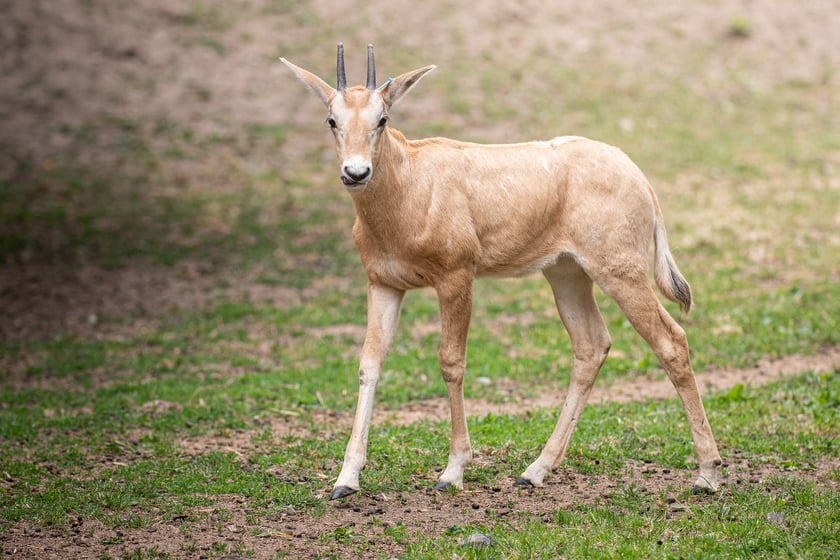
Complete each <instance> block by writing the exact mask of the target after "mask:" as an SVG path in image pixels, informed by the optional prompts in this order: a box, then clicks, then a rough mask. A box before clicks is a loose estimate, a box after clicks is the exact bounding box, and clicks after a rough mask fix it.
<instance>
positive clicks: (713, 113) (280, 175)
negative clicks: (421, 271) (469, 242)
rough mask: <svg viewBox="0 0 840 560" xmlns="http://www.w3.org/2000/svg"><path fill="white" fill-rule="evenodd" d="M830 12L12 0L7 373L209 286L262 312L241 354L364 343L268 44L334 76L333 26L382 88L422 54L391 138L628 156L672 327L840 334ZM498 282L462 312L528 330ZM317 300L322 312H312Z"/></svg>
mask: <svg viewBox="0 0 840 560" xmlns="http://www.w3.org/2000/svg"><path fill="white" fill-rule="evenodd" d="M836 8H837V6H836V5H835V4H834V2H831V1H830V0H816V1H813V2H792V1H783V2H778V1H771V0H752V1H736V0H719V1H714V2H673V1H665V0H645V1H642V2H634V3H627V2H620V1H618V0H598V1H593V2H585V3H581V2H567V1H559V2H549V3H546V2H536V1H524V2H495V1H489V2H478V3H470V5H468V6H465V5H462V4H460V3H457V2H449V1H447V0H432V1H427V2H406V1H404V0H389V1H379V0H371V1H368V2H364V3H349V2H346V3H345V2H334V1H330V0H316V1H300V0H297V1H295V0H289V1H284V0H231V1H224V2H222V1H211V0H203V1H200V0H167V1H163V0H145V1H142V2H134V1H128V0H51V1H49V2H48V1H46V0H29V1H26V2H9V3H6V4H5V7H4V8H3V11H4V15H3V18H2V21H0V337H2V340H3V341H5V343H6V344H7V345H6V349H7V351H9V352H12V350H14V353H15V356H16V357H15V358H14V359H12V358H9V357H8V356H10V355H11V354H7V363H6V367H7V369H8V370H9V371H11V369H14V368H18V367H19V364H18V361H16V360H20V359H21V358H20V356H21V355H22V354H21V353H20V350H21V348H24V347H25V346H26V345H27V344H31V343H34V342H36V341H48V340H53V339H55V337H76V338H78V339H81V340H96V339H114V338H119V337H129V338H130V337H132V336H136V335H137V334H138V333H142V332H146V331H148V330H155V329H161V328H163V327H162V325H165V324H166V322H167V321H171V320H178V318H179V317H183V316H184V313H193V312H196V311H197V310H199V311H200V310H211V311H212V310H218V309H220V308H219V307H218V306H219V305H223V304H225V305H228V304H233V305H234V307H235V306H236V305H239V304H242V305H244V306H246V308H247V309H248V310H250V311H247V312H245V313H246V315H247V314H248V313H252V312H253V310H254V309H264V308H271V309H275V310H279V312H281V315H280V316H272V318H271V319H270V321H269V323H270V324H271V329H269V330H270V336H269V337H268V338H269V339H270V340H271V341H272V342H271V346H270V348H268V349H265V348H264V349H263V350H262V351H261V350H260V349H259V348H260V346H259V345H260V344H265V338H266V336H265V334H266V333H259V334H255V335H253V337H252V338H248V336H246V337H245V338H246V339H248V340H251V341H252V342H253V345H252V346H249V347H248V348H247V349H246V350H245V351H246V352H254V353H256V354H260V352H262V353H263V354H265V355H267V356H269V357H270V356H272V355H276V354H278V353H283V352H285V351H286V349H287V348H288V347H289V345H290V344H292V342H293V341H294V340H297V339H298V338H299V337H300V336H302V335H303V334H305V330H306V329H309V328H310V327H312V323H313V322H314V323H315V324H316V325H318V324H319V323H321V322H323V323H325V324H327V325H330V324H333V323H335V322H338V323H341V324H344V323H347V322H349V323H352V325H351V326H350V327H348V328H345V330H343V331H342V330H341V329H340V328H339V329H338V331H337V332H338V334H336V333H331V334H330V336H339V337H343V338H347V339H348V340H349V341H352V342H358V341H359V340H360V337H361V332H363V330H362V327H361V325H362V324H363V321H364V316H363V311H362V309H363V307H364V299H363V298H364V290H363V286H364V281H365V279H364V274H363V271H362V269H361V267H360V265H359V261H358V257H357V256H356V254H355V249H354V247H353V244H352V240H351V239H350V234H349V229H350V227H351V225H352V220H353V210H352V205H351V204H350V201H349V199H348V197H347V196H346V194H345V193H344V192H343V191H342V188H341V185H340V183H339V181H338V172H337V163H336V161H335V156H334V152H333V148H332V139H331V136H330V135H329V133H328V130H327V127H326V126H325V125H324V124H323V120H324V114H323V107H322V106H321V105H320V103H319V102H318V101H317V100H316V99H315V98H313V97H311V96H310V94H309V92H307V91H306V90H305V88H304V87H303V86H302V85H301V84H300V83H299V82H297V81H296V80H295V79H294V77H293V75H292V74H291V73H290V72H288V70H287V69H285V68H284V67H283V66H282V65H281V64H280V63H279V62H278V61H277V58H278V57H279V56H284V57H286V58H288V59H289V60H291V61H293V62H295V63H296V64H298V65H300V66H303V67H305V68H308V69H310V70H311V71H313V72H315V73H317V74H319V75H321V76H322V77H323V78H324V79H326V80H327V81H328V82H330V83H334V82H335V66H334V64H335V63H334V60H335V45H336V43H337V42H339V41H342V42H344V44H345V48H346V53H347V65H348V77H349V81H350V82H351V83H361V82H362V81H363V79H364V64H365V46H366V45H367V43H369V42H370V43H373V44H374V45H375V46H376V54H377V63H378V69H377V71H378V76H380V78H381V80H384V79H385V78H386V77H387V76H393V75H396V74H399V73H401V72H404V71H407V70H410V69H413V68H417V67H420V66H424V65H427V64H436V65H438V69H437V70H436V71H435V72H434V73H433V74H431V75H430V76H429V77H427V78H426V79H425V80H424V81H423V83H422V84H421V87H418V88H417V89H415V90H414V91H412V93H411V95H409V96H408V97H407V98H405V99H404V100H403V101H402V102H401V104H400V106H398V107H397V108H396V109H395V111H394V114H393V118H392V121H391V122H392V125H393V126H395V127H397V128H399V129H401V130H403V132H405V133H406V134H407V135H408V136H409V137H413V138H418V137H423V136H430V135H445V136H450V137H454V138H459V139H464V140H474V141H481V142H516V141H524V140H530V139H547V138H551V137H554V136H559V135H564V134H575V135H584V136H589V137H592V138H595V139H599V140H603V141H606V142H608V143H612V144H616V145H618V146H619V147H621V148H622V149H624V150H625V151H626V152H628V153H629V154H630V156H631V157H632V158H633V159H634V160H635V161H636V162H637V163H638V164H639V165H640V167H641V168H642V169H643V170H645V172H646V173H647V174H648V175H649V177H650V178H651V180H652V182H653V183H654V186H655V188H656V189H657V192H658V193H659V196H660V199H661V202H662V205H663V207H664V210H665V216H666V221H667V223H668V227H669V232H670V236H671V245H672V248H673V249H674V252H675V255H676V257H677V261H678V262H679V263H680V266H681V268H682V269H683V271H684V272H685V273H686V275H687V276H688V277H689V279H690V281H692V283H693V285H694V288H695V293H696V294H697V300H698V310H697V313H696V314H694V315H692V316H691V317H690V318H689V319H688V320H689V321H694V322H695V323H694V324H695V325H698V327H699V328H698V329H697V330H701V329H702V330H703V331H704V332H707V333H709V334H708V337H710V340H712V339H714V340H716V341H718V342H719V343H720V344H721V345H723V346H724V347H726V346H727V345H729V346H730V347H731V348H737V347H739V345H740V346H742V347H743V349H744V355H746V358H744V361H749V360H751V359H753V358H755V357H757V356H761V355H766V354H767V353H770V354H773V353H777V354H778V353H785V352H791V351H799V350H805V351H807V350H808V349H809V348H810V349H813V348H816V347H818V346H820V345H823V344H828V343H836V342H837V337H838V334H837V332H836V331H837V329H836V328H835V325H836V321H837V319H836V316H837V315H838V314H835V310H836V308H837V307H839V306H840V304H839V303H838V302H837V300H838V299H840V298H838V291H837V288H836V284H837V281H838V263H840V234H838V231H840V209H838V199H839V198H840V194H838V193H839V192H840V123H838V116H837V103H838V84H839V83H840V76H838V65H840V43H838V41H837V36H838V33H840V11H838V10H837V9H836ZM519 282H520V283H519V284H512V286H513V287H511V288H504V287H501V286H500V285H499V286H498V287H497V285H496V284H495V283H492V282H490V283H488V284H487V285H486V286H487V287H485V288H482V290H484V291H483V292H479V295H480V296H481V298H482V301H485V302H489V303H488V304H486V305H487V309H488V310H486V311H485V310H483V309H484V307H481V306H480V307H479V309H478V310H477V314H478V317H479V318H481V317H482V316H484V314H486V315H488V316H493V315H503V314H505V313H506V311H505V309H510V310H512V311H520V312H521V311H523V310H524V311H526V312H527V311H529V310H530V309H531V307H530V305H531V304H530V303H529V302H530V301H531V299H533V300H534V301H539V302H540V303H539V306H538V307H534V309H536V310H537V311H534V313H536V314H537V318H538V319H539V320H542V317H543V316H544V315H545V317H546V319H545V320H546V321H548V320H549V319H548V317H551V316H552V315H553V311H552V310H551V305H550V303H549V300H547V299H546V298H547V294H548V292H547V291H545V290H544V288H542V287H541V288H535V287H534V286H537V285H538V284H539V280H538V279H537V280H536V281H534V280H533V279H532V280H524V281H519ZM535 282H536V283H535ZM537 289H539V290H540V291H539V293H536V292H534V290H537ZM423 297H425V296H423ZM523 302H524V303H523ZM481 305H482V306H484V305H485V304H481ZM534 305H537V304H534ZM605 305H607V306H609V303H608V302H606V303H605ZM248 306H250V307H248ZM336 306H338V307H336ZM494 306H495V307H494ZM773 306H777V307H773ZM420 307H421V312H420V315H423V317H425V315H424V313H425V311H422V310H423V309H426V308H428V315H429V316H433V315H434V313H435V311H434V305H433V303H423V304H421V305H420ZM324 308H337V309H339V310H340V311H339V312H338V316H337V317H333V318H332V319H323V320H321V319H317V318H315V319H313V310H316V311H317V310H319V309H324ZM225 309H228V310H229V309H230V307H227V308H225ZM793 309H799V310H804V311H801V312H800V313H799V315H800V319H789V318H788V319H785V326H784V329H787V330H786V331H785V332H780V333H777V334H778V336H776V337H770V339H768V340H765V341H763V342H754V343H753V342H750V341H745V339H746V338H748V337H745V336H744V335H745V333H749V332H752V331H753V330H754V329H756V328H762V325H765V326H766V325H767V324H769V323H770V322H772V321H776V319H777V315H784V314H785V313H787V312H789V311H790V310H793ZM211 311H208V312H211ZM777 312H778V313H777ZM219 317H220V319H219V321H222V322H224V321H227V320H231V321H234V322H235V321H237V320H240V319H238V318H241V317H240V316H239V315H236V313H233V314H232V315H230V316H228V315H224V314H221V315H219ZM173 318H175V319H173ZM551 320H552V321H553V320H554V319H553V318H552V319H551ZM408 321H409V327H408V328H411V325H413V324H414V323H412V319H408ZM614 322H616V323H617V325H618V327H619V328H622V326H623V328H626V324H623V323H621V319H620V318H619V317H618V316H617V318H616V319H614ZM417 325H418V326H416V327H415V328H416V329H419V331H420V332H421V334H418V335H417V337H419V338H418V339H420V338H422V337H423V336H425V335H424V334H423V333H425V332H426V331H424V330H423V329H424V327H423V325H424V323H423V322H422V321H421V322H419V323H418V324H417ZM526 326H527V325H526ZM505 328H506V327H505ZM428 330H432V329H428ZM791 333H792V334H791ZM797 333H798V334H797ZM497 334H498V333H497ZM249 336H250V335H249ZM259 340H262V342H259ZM21 345H22V346H21ZM640 352H642V354H640V355H636V356H635V357H633V359H632V364H631V365H635V364H636V363H637V362H638V361H639V360H643V359H644V356H645V354H644V352H643V351H640ZM705 352H706V353H704V354H703V356H701V358H700V360H701V363H703V364H705V365H725V364H729V363H735V364H736V365H737V364H738V363H739V359H733V358H732V355H733V352H727V351H726V350H705ZM630 353H631V354H632V350H631V351H630ZM739 355H740V354H739ZM620 357H621V356H620V351H619V359H620ZM30 365H31V364H30ZM628 367H630V366H628Z"/></svg>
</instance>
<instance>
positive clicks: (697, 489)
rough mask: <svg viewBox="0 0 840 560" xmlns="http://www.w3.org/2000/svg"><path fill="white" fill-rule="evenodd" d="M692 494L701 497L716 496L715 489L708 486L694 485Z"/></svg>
mask: <svg viewBox="0 0 840 560" xmlns="http://www.w3.org/2000/svg"><path fill="white" fill-rule="evenodd" d="M691 493H692V494H699V495H711V494H714V493H715V491H714V489H713V488H709V487H707V486H698V485H694V486H692V487H691Z"/></svg>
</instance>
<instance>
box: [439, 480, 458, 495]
mask: <svg viewBox="0 0 840 560" xmlns="http://www.w3.org/2000/svg"><path fill="white" fill-rule="evenodd" d="M450 488H455V486H453V485H452V483H451V482H443V481H442V480H438V481H437V482H435V490H437V491H438V492H445V491H446V490H449V489H450Z"/></svg>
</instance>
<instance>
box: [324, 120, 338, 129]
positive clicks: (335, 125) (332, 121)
mask: <svg viewBox="0 0 840 560" xmlns="http://www.w3.org/2000/svg"><path fill="white" fill-rule="evenodd" d="M327 124H328V125H330V128H336V127H337V126H338V125H337V124H335V119H334V118H332V117H330V118H328V119H327Z"/></svg>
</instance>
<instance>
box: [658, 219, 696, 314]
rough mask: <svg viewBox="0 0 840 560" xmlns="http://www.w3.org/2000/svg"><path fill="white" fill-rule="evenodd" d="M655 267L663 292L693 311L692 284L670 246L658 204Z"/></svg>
mask: <svg viewBox="0 0 840 560" xmlns="http://www.w3.org/2000/svg"><path fill="white" fill-rule="evenodd" d="M653 245H654V251H655V255H654V259H655V260H654V268H653V277H654V280H656V285H657V286H659V289H660V290H661V291H662V294H663V295H664V296H665V297H666V298H668V299H670V300H671V301H673V302H675V303H678V304H680V307H681V308H682V310H683V311H685V312H686V313H688V312H689V311H691V286H689V285H688V282H687V281H686V279H685V277H684V276H683V275H682V274H681V273H680V269H679V268H677V263H675V262H674V257H673V256H672V255H671V250H670V249H669V248H668V236H667V234H666V233H665V222H664V220H663V218H662V212H661V210H660V209H659V205H657V206H656V222H655V224H654V230H653Z"/></svg>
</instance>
